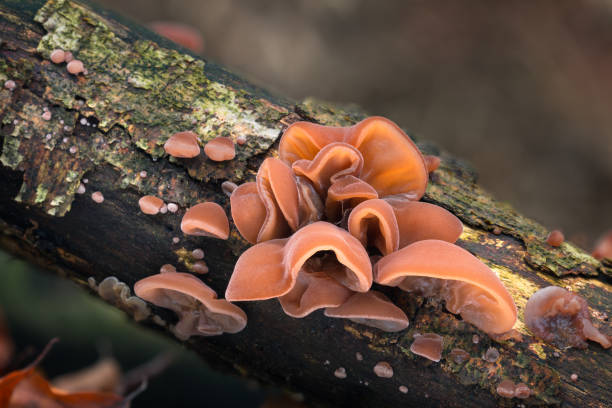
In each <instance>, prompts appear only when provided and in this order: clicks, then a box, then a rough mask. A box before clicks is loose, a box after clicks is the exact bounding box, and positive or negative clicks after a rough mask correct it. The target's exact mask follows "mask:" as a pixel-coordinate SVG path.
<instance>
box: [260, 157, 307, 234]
mask: <svg viewBox="0 0 612 408" xmlns="http://www.w3.org/2000/svg"><path fill="white" fill-rule="evenodd" d="M257 190H258V191H259V197H260V198H261V200H262V202H263V203H264V206H265V207H266V210H267V211H268V214H269V217H272V216H275V215H274V214H275V212H276V208H278V209H279V210H280V212H281V214H282V216H283V217H284V219H285V220H286V222H287V223H288V224H289V227H290V228H291V229H292V230H293V231H295V230H296V229H297V227H298V225H299V223H300V215H299V209H298V204H299V193H298V189H297V184H296V181H295V176H294V174H293V172H292V171H291V168H290V167H289V166H287V165H286V164H285V163H283V162H282V161H280V160H279V159H276V158H273V157H269V158H267V159H266V160H264V161H263V163H261V166H259V170H258V171H257ZM274 238H278V237H274Z"/></svg>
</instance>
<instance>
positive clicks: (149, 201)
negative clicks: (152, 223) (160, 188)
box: [138, 195, 164, 215]
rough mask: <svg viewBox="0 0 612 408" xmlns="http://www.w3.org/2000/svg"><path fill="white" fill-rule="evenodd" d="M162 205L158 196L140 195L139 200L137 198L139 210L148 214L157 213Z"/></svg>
mask: <svg viewBox="0 0 612 408" xmlns="http://www.w3.org/2000/svg"><path fill="white" fill-rule="evenodd" d="M163 205H164V202H163V201H162V200H161V199H160V198H157V197H155V196H152V195H147V196H144V197H141V198H140V200H138V206H139V207H140V211H142V212H143V213H144V214H148V215H155V214H158V213H159V210H160V209H161V208H162V206H163Z"/></svg>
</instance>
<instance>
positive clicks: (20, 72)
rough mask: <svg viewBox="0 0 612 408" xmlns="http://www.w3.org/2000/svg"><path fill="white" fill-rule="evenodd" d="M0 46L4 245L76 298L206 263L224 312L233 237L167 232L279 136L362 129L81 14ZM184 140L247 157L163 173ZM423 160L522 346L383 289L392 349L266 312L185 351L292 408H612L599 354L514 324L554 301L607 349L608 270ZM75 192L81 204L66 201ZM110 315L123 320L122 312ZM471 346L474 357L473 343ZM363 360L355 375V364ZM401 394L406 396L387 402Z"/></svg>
mask: <svg viewBox="0 0 612 408" xmlns="http://www.w3.org/2000/svg"><path fill="white" fill-rule="evenodd" d="M0 32H1V33H2V34H1V37H2V38H1V43H0V55H1V56H2V58H1V59H0V81H1V83H4V82H5V81H7V80H13V81H15V83H16V88H15V89H14V90H12V91H11V90H8V89H6V88H3V89H2V90H0V117H1V119H2V125H1V126H2V127H1V134H0V137H1V138H2V152H1V156H0V161H1V163H2V166H0V225H1V228H2V232H3V233H2V234H1V235H0V245H1V246H2V247H3V248H5V249H6V250H8V251H9V252H12V253H14V254H18V255H20V256H22V257H23V258H25V259H27V260H29V261H31V262H33V263H35V264H37V265H41V266H43V267H45V268H47V269H49V270H52V271H55V272H56V273H58V274H59V275H60V276H62V277H65V278H68V279H71V280H73V281H75V282H77V283H78V284H80V285H82V286H83V287H84V288H90V287H95V283H99V282H100V281H102V280H103V279H104V278H106V277H109V276H115V277H116V278H117V279H118V280H119V281H121V282H125V283H126V284H127V285H128V286H129V287H132V285H133V284H134V282H136V281H137V280H139V279H141V278H143V277H145V276H148V275H151V274H153V273H156V272H157V271H158V270H159V267H160V266H161V265H163V264H166V263H171V264H176V265H178V266H179V270H180V269H188V270H189V269H191V267H192V266H193V261H194V260H193V259H192V258H191V256H190V253H191V250H193V249H194V248H203V249H204V252H205V253H206V262H207V263H208V265H209V267H210V273H208V274H207V275H204V276H203V277H202V279H203V280H204V281H205V282H206V283H207V284H208V285H210V286H211V287H212V288H214V289H215V290H216V291H217V292H218V293H219V294H220V295H221V296H222V294H223V293H224V291H225V287H226V285H227V282H228V279H229V277H230V275H231V272H232V269H233V265H234V263H235V261H236V259H237V257H238V256H239V255H240V253H241V252H242V251H244V250H245V249H246V248H247V247H248V244H247V243H246V242H245V241H243V240H242V239H241V238H240V236H239V235H238V233H237V231H236V230H235V228H234V227H233V226H232V233H231V236H230V239H229V240H227V241H221V240H216V239H212V238H210V239H209V238H193V237H186V236H183V235H182V233H181V232H180V228H179V224H180V219H181V216H182V214H183V213H184V211H185V209H186V208H188V207H189V206H191V205H193V204H195V203H197V202H201V201H215V202H218V203H220V204H221V205H223V206H224V207H225V209H226V211H227V212H228V213H229V200H228V199H227V197H226V196H225V195H224V194H223V192H222V191H221V187H220V185H221V183H222V182H223V181H225V180H231V181H233V182H235V183H238V184H239V183H242V182H244V181H248V180H251V179H252V178H253V177H254V174H255V172H256V169H257V168H258V166H259V164H260V163H261V161H262V160H263V159H264V158H265V157H268V156H270V155H272V154H274V150H275V143H276V142H277V140H278V137H279V136H280V134H281V133H282V131H283V129H284V128H286V126H287V125H288V124H290V123H292V122H294V121H297V120H310V121H314V122H318V123H323V124H328V125H348V124H351V123H354V122H356V121H358V120H360V119H362V118H363V117H365V114H364V113H363V112H361V111H360V110H359V109H358V108H354V107H338V106H334V105H330V104H325V103H321V102H317V101H315V100H306V101H302V102H294V101H290V100H287V99H283V98H279V97H275V96H272V95H270V94H268V93H266V92H265V91H264V90H262V89H259V88H257V87H255V86H253V85H251V84H249V83H247V82H246V81H245V80H243V79H241V78H240V77H238V76H236V75H233V74H231V73H230V72H228V71H226V70H225V69H223V68H222V67H219V66H217V65H215V64H213V63H211V62H205V61H204V60H202V59H200V58H198V57H195V56H192V55H190V54H189V53H188V52H187V51H186V50H184V49H181V48H180V47H178V46H176V45H174V44H172V43H170V42H168V41H167V40H164V39H162V38H160V37H158V36H156V35H155V34H153V33H151V32H149V31H148V30H146V29H144V28H142V27H140V26H138V25H136V24H134V23H131V22H127V21H125V20H123V19H121V18H119V17H115V16H113V15H111V14H110V13H108V12H106V11H104V10H99V9H97V8H96V7H95V6H92V5H89V4H87V3H83V2H69V1H63V0H49V1H47V2H43V1H42V0H27V1H26V0H3V1H0ZM56 48H61V49H64V50H70V51H72V52H73V53H74V54H75V56H76V57H77V58H78V59H80V60H82V61H83V62H84V64H85V67H86V69H87V70H88V72H87V74H86V75H81V76H73V75H70V74H68V73H67V71H66V68H65V65H63V64H62V65H56V64H53V63H52V62H51V61H49V54H50V52H51V51H52V50H53V49H56ZM44 108H48V109H49V111H50V112H51V119H50V120H48V121H47V120H44V119H43V118H42V113H43V110H44ZM185 129H193V130H195V131H196V132H197V133H199V134H200V136H201V137H202V139H203V140H210V139H212V138H214V137H216V136H230V137H236V136H238V135H246V136H247V143H246V144H245V145H243V146H238V149H237V151H238V154H237V157H236V159H235V160H233V161H231V162H226V163H213V162H211V161H209V160H207V159H205V158H202V157H200V158H198V159H194V160H181V159H168V157H167V156H165V155H164V151H163V148H162V146H163V142H164V141H165V140H166V139H167V137H168V136H169V135H170V134H172V133H174V132H176V131H179V130H185ZM419 146H420V147H421V149H422V150H423V151H424V152H425V153H430V154H431V153H433V154H440V155H441V157H442V165H441V167H440V169H439V170H437V171H436V172H434V173H433V174H432V175H431V183H430V185H429V187H428V190H427V194H426V196H425V198H424V200H425V201H429V202H432V203H435V204H438V205H441V206H443V207H445V208H447V209H448V210H450V211H451V212H453V213H454V214H456V215H457V216H458V217H459V218H460V219H461V220H462V221H463V223H464V224H465V232H464V234H463V235H462V236H461V238H460V240H459V242H458V244H459V245H460V246H462V247H464V248H466V249H468V250H469V251H470V252H472V253H474V254H475V255H476V256H478V257H480V258H481V259H482V260H483V261H484V262H485V263H487V264H488V266H490V267H491V268H492V269H493V270H494V271H495V272H496V273H498V274H499V276H500V278H501V279H502V281H503V282H504V284H505V285H506V287H507V288H508V290H509V291H510V293H511V294H512V296H513V297H514V300H515V302H516V304H517V306H518V308H519V315H520V317H519V322H518V323H517V326H516V329H517V331H518V332H519V333H521V334H522V335H523V340H522V341H519V340H516V339H509V340H505V341H501V340H500V341H497V342H496V341H494V340H492V339H490V338H489V337H488V336H487V335H486V334H485V333H482V332H480V331H479V330H477V329H476V328H475V327H473V326H471V325H469V324H466V323H465V322H463V321H461V320H460V319H459V318H458V317H457V316H455V315H452V314H449V313H448V312H446V311H445V309H444V308H443V307H442V306H441V305H439V304H436V303H435V302H432V301H427V300H424V299H422V298H419V297H414V296H409V295H407V294H405V293H402V292H401V291H399V290H394V289H385V291H386V293H387V294H388V295H389V296H390V297H391V298H392V299H393V300H394V301H395V302H396V304H398V305H400V306H401V307H402V308H403V309H404V310H405V311H406V313H407V314H408V316H409V318H410V327H409V328H408V329H407V330H405V331H403V332H400V333H395V334H386V333H381V332H379V331H377V330H374V329H369V328H367V327H364V326H360V325H357V324H354V323H351V322H344V321H340V320H335V319H328V318H325V317H324V316H323V315H322V314H321V313H314V314H313V315H311V316H309V317H307V318H304V319H292V318H290V317H287V316H285V315H284V314H283V313H282V310H281V308H280V306H279V305H278V303H277V302H276V301H264V302H252V303H247V304H241V305H240V306H241V307H243V308H244V310H245V311H246V312H247V314H248V317H249V322H248V325H247V328H246V329H245V330H244V331H243V332H241V333H238V334H235V335H223V336H219V337H213V338H192V339H190V340H189V341H187V342H186V345H187V346H188V347H190V348H192V349H193V350H195V351H196V352H197V353H199V354H200V355H201V356H202V358H204V359H205V360H206V361H207V362H209V363H210V364H212V365H213V366H215V367H217V368H219V369H222V370H231V371H234V372H238V373H239V374H241V375H245V376H249V377H252V378H257V379H259V380H262V381H265V382H268V383H272V384H276V385H280V386H286V387H288V388H290V389H293V390H296V391H299V392H302V393H304V394H305V396H306V398H307V401H310V403H311V404H312V405H321V406H352V405H357V406H372V407H382V406H394V407H395V406H400V405H406V406H412V405H414V406H431V407H435V406H445V407H491V406H496V405H498V404H502V405H507V406H511V405H513V404H514V405H516V404H517V403H524V404H526V405H563V406H567V407H603V406H605V405H606V404H610V402H611V401H612V391H611V390H612V387H610V386H609V384H610V383H612V357H611V353H610V351H606V350H603V349H602V348H601V347H599V345H597V344H591V345H590V346H589V348H588V349H586V350H576V349H569V350H560V349H556V348H555V347H553V346H551V345H548V344H545V343H542V342H540V341H538V340H537V339H535V338H533V337H532V336H531V335H530V333H529V331H528V330H527V329H526V328H525V326H524V324H523V321H522V309H523V307H524V306H525V303H526V301H527V299H528V298H529V296H531V294H533V293H534V292H535V291H536V290H537V289H539V288H540V287H544V286H548V285H551V284H554V285H559V286H564V287H568V288H571V289H572V290H573V291H575V292H577V293H579V294H580V295H582V296H583V297H584V298H585V299H586V300H587V301H588V302H589V304H590V306H591V308H592V311H593V315H594V321H595V323H596V324H598V325H599V326H603V330H604V331H606V330H608V334H609V329H610V327H609V326H610V324H609V320H608V317H607V316H609V315H612V302H611V301H610V299H611V297H610V291H611V285H610V282H611V281H610V277H611V270H612V269H611V268H610V266H609V265H607V266H606V265H604V264H602V263H600V262H597V261H596V260H594V259H593V258H591V257H590V256H589V255H587V254H585V253H584V252H583V251H582V250H580V249H578V248H576V247H575V246H573V245H572V244H570V243H564V244H563V245H562V246H561V247H560V248H552V247H550V246H548V245H547V244H546V243H545V239H546V235H547V232H548V231H546V230H545V228H544V227H542V226H541V225H539V224H537V223H536V222H534V221H532V220H530V219H528V218H526V217H524V216H522V215H521V214H519V213H518V212H516V211H515V210H513V209H512V208H511V207H510V206H508V205H506V204H504V203H500V202H497V201H496V200H494V199H493V198H492V197H491V196H490V195H489V194H487V192H485V191H483V190H482V189H481V188H480V187H479V186H478V184H476V176H475V174H474V172H473V171H472V170H471V169H470V168H469V167H468V166H467V165H466V164H465V163H463V162H461V161H460V160H457V159H455V158H453V157H451V156H450V155H448V154H446V153H444V152H439V151H438V150H437V149H436V148H435V147H434V146H432V145H430V144H427V143H425V142H420V143H419ZM143 171H145V172H146V176H145V175H144V174H143V173H141V172H143ZM86 179H88V180H87V183H86ZM85 183H86V184H85ZM80 185H84V186H85V187H86V193H85V194H78V193H77V190H78V188H79V186H80ZM94 191H100V192H101V193H102V194H103V196H104V202H102V203H99V204H98V203H96V202H94V201H93V200H92V199H91V196H90V195H91V193H92V192H94ZM146 194H153V195H156V196H158V197H160V198H162V199H163V200H164V201H166V202H174V203H177V204H178V205H179V207H180V210H179V211H178V212H177V213H176V214H171V213H168V214H165V215H157V216H147V215H144V214H142V213H141V212H140V211H139V208H138V199H139V198H140V197H141V196H143V195H146ZM494 232H495V233H497V234H495V233H494ZM173 237H179V238H180V240H179V242H178V243H174V242H173ZM92 293H95V291H92ZM115 305H116V306H118V307H121V308H123V309H125V310H126V311H127V312H128V314H130V313H131V314H132V317H134V316H133V311H130V310H129V308H128V307H127V306H126V305H125V304H121V303H120V302H119V303H117V302H116V303H115ZM174 321H175V317H174V316H173V315H172V313H169V312H168V311H166V310H163V309H158V308H152V311H151V313H150V314H149V315H148V317H147V318H146V319H144V320H142V321H141V322H140V324H143V325H146V326H149V327H151V328H152V329H154V330H158V331H161V332H163V333H165V334H167V335H170V336H172V334H171V333H170V331H169V330H168V325H169V324H171V323H172V322H174ZM417 332H418V333H424V332H435V333H438V334H440V335H443V336H444V353H443V356H444V357H443V359H442V360H441V362H440V363H433V362H431V361H428V360H425V359H423V358H421V357H418V356H416V355H414V354H412V353H411V352H410V351H409V347H410V344H411V343H412V339H413V335H414V334H415V333H417ZM474 336H478V338H479V340H480V341H479V342H477V343H475V342H474V341H473V339H474ZM456 347H460V348H462V349H464V350H466V351H467V352H469V353H470V355H471V359H470V360H468V361H467V362H465V363H463V364H457V363H455V362H454V361H452V360H451V359H450V358H446V357H447V356H448V353H449V352H450V350H452V349H453V348H456ZM489 347H496V348H497V349H498V350H499V351H500V354H501V357H500V359H499V360H498V361H497V362H496V363H488V362H486V361H484V360H483V359H482V358H481V357H482V355H483V354H484V352H485V351H486V350H487V349H488V348H489ZM357 352H359V353H361V354H362V355H363V361H358V360H357V359H356V357H355V355H356V353H357ZM379 361H387V362H389V363H390V364H391V366H392V367H393V370H394V376H393V377H392V378H390V379H385V378H379V377H377V376H376V375H375V374H374V373H373V371H372V368H373V366H374V365H375V364H376V363H377V362H379ZM339 367H344V368H345V369H346V372H347V377H346V378H344V379H340V378H336V377H335V376H334V371H335V370H336V369H337V368H339ZM572 373H576V374H578V376H579V379H578V381H577V382H572V381H571V380H570V375H571V374H572ZM506 378H508V379H511V380H513V381H514V382H517V383H518V382H524V383H526V384H527V385H529V387H530V388H531V389H532V396H531V397H530V398H529V399H527V400H524V401H519V400H517V399H513V400H508V399H503V398H501V397H499V396H498V395H497V394H496V386H497V384H498V383H499V382H500V381H501V380H503V379H506ZM401 385H404V386H406V387H407V388H408V393H407V394H404V393H402V392H400V391H399V390H398V387H399V386H401ZM608 406H609V405H608Z"/></svg>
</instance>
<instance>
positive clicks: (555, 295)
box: [525, 286, 612, 348]
mask: <svg viewBox="0 0 612 408" xmlns="http://www.w3.org/2000/svg"><path fill="white" fill-rule="evenodd" d="M525 324H526V325H527V327H528V328H529V330H531V331H532V332H533V334H535V336H536V337H538V338H540V339H542V340H544V341H545V342H547V343H552V344H555V345H556V346H558V347H561V348H566V347H578V348H586V347H587V343H586V340H587V339H588V340H592V341H596V342H598V343H599V344H601V346H602V347H603V348H609V347H610V346H611V345H612V342H611V341H610V338H609V337H608V336H606V335H605V334H603V333H601V332H600V331H599V330H597V329H596V328H595V326H593V324H592V323H591V317H590V315H589V306H588V305H587V302H586V301H585V300H584V299H583V298H581V297H580V296H578V295H577V294H575V293H571V292H568V291H567V290H565V289H563V288H560V287H558V286H548V287H546V288H543V289H540V290H538V291H537V292H536V293H534V294H533V295H532V296H531V297H530V298H529V301H528V302H527V305H526V306H525Z"/></svg>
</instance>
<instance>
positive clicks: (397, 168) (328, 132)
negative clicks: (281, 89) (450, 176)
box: [278, 116, 427, 200]
mask: <svg viewBox="0 0 612 408" xmlns="http://www.w3.org/2000/svg"><path fill="white" fill-rule="evenodd" d="M335 142H342V143H346V144H349V145H351V146H353V147H355V148H357V150H359V152H360V153H361V155H362V157H363V169H362V172H361V173H362V174H361V176H360V178H361V179H363V180H364V181H365V182H367V183H368V184H370V185H371V186H372V187H374V189H375V190H376V191H377V192H378V194H379V195H380V196H381V197H384V196H387V195H394V194H401V195H403V196H405V197H410V198H411V199H414V200H418V199H420V198H421V197H422V196H423V194H424V193H425V187H426V185H427V167H426V165H425V159H423V156H422V155H421V152H420V151H419V149H418V148H417V147H416V145H415V144H414V142H413V141H412V140H410V138H409V137H408V135H406V134H405V133H404V132H403V131H402V130H401V129H400V128H399V126H397V125H396V124H395V123H393V122H392V121H390V120H389V119H386V118H382V117H376V116H373V117H369V118H367V119H364V120H362V121H361V122H359V123H357V124H356V125H354V126H350V127H344V128H342V127H330V126H322V125H317V124H314V123H310V122H296V123H293V124H292V125H291V126H289V128H288V129H287V130H286V131H285V133H284V134H283V137H282V138H281V141H280V144H279V149H278V152H279V155H280V158H281V159H282V160H283V161H285V162H287V163H293V162H295V161H297V160H301V159H306V160H313V159H314V158H315V156H316V155H317V153H318V152H319V151H320V150H321V149H323V148H324V147H325V146H327V145H329V144H331V143H335ZM390 168H391V169H393V171H392V172H391V171H389V169H390Z"/></svg>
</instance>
